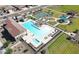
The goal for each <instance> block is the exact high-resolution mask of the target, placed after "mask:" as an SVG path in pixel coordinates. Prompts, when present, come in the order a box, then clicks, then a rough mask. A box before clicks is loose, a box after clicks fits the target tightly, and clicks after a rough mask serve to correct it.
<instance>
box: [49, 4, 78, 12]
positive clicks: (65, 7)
mask: <svg viewBox="0 0 79 59" xmlns="http://www.w3.org/2000/svg"><path fill="white" fill-rule="evenodd" d="M49 8H50V9H54V10H57V11H60V12H66V11H70V10H73V11H76V12H79V5H61V6H58V7H56V8H55V7H54V8H53V7H49Z"/></svg>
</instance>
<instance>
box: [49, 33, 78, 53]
mask: <svg viewBox="0 0 79 59" xmlns="http://www.w3.org/2000/svg"><path fill="white" fill-rule="evenodd" d="M66 36H67V35H66V34H63V35H61V36H60V37H59V38H58V39H57V40H56V41H55V42H53V43H52V44H51V45H50V46H49V47H48V52H49V54H67V53H68V54H72V53H74V54H78V53H79V47H78V46H76V45H75V44H73V43H72V42H70V41H68V40H67V39H66Z"/></svg>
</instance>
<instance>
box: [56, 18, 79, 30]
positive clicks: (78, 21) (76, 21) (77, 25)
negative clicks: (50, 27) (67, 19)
mask: <svg viewBox="0 0 79 59" xmlns="http://www.w3.org/2000/svg"><path fill="white" fill-rule="evenodd" d="M57 27H59V28H61V29H63V30H67V31H69V32H72V31H75V30H76V29H79V18H73V19H72V24H70V25H61V24H60V25H58V26H57Z"/></svg>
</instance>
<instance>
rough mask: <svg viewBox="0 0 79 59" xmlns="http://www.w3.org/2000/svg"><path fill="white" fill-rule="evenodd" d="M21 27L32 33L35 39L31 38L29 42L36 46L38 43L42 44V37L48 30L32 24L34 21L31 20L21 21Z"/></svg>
mask: <svg viewBox="0 0 79 59" xmlns="http://www.w3.org/2000/svg"><path fill="white" fill-rule="evenodd" d="M22 27H23V28H25V29H26V30H29V31H30V32H31V33H33V34H34V36H35V39H33V40H32V42H31V43H32V44H33V45H34V46H35V47H38V46H39V45H41V44H42V37H43V36H44V35H46V34H47V33H48V32H49V30H48V29H41V28H39V27H38V26H37V25H35V24H34V22H33V21H32V20H29V21H27V22H25V23H23V24H22Z"/></svg>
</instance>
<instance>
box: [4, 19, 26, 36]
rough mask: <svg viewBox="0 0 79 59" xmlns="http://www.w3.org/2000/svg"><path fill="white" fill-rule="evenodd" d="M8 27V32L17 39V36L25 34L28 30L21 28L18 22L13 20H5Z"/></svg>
mask: <svg viewBox="0 0 79 59" xmlns="http://www.w3.org/2000/svg"><path fill="white" fill-rule="evenodd" d="M5 23H6V26H5V28H6V29H7V30H8V32H9V33H10V34H11V35H12V36H13V37H16V36H17V35H19V34H21V33H23V32H25V31H26V30H25V29H24V28H23V27H21V26H20V25H19V24H18V23H17V22H15V21H14V20H13V19H8V20H5Z"/></svg>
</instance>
